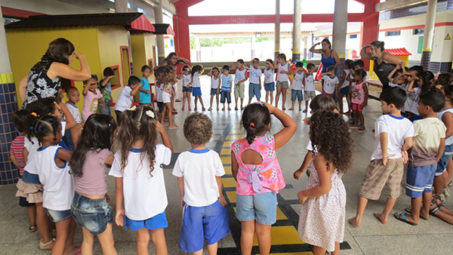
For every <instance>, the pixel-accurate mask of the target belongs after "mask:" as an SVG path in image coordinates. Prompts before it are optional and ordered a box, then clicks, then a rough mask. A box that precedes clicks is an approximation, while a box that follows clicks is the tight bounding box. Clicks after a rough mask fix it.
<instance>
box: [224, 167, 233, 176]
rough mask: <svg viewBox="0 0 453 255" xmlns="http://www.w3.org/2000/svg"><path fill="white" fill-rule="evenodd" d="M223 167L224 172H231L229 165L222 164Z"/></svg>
mask: <svg viewBox="0 0 453 255" xmlns="http://www.w3.org/2000/svg"><path fill="white" fill-rule="evenodd" d="M223 169H225V174H233V173H232V172H231V166H224V167H223Z"/></svg>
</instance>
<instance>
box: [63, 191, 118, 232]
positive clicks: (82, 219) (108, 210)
mask: <svg viewBox="0 0 453 255" xmlns="http://www.w3.org/2000/svg"><path fill="white" fill-rule="evenodd" d="M71 212H72V215H73V216H74V219H75V220H76V222H77V224H79V226H81V227H84V228H86V229H87V230H88V231H90V233H92V234H94V235H99V234H101V233H104V231H105V229H106V228H107V224H109V223H112V222H113V215H112V212H113V209H112V207H111V206H110V205H109V204H108V203H107V199H105V198H103V199H91V198H88V197H85V196H82V195H80V194H79V193H77V192H75V194H74V199H73V200H72V205H71Z"/></svg>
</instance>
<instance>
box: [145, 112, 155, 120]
mask: <svg viewBox="0 0 453 255" xmlns="http://www.w3.org/2000/svg"><path fill="white" fill-rule="evenodd" d="M145 114H146V116H148V117H150V118H151V119H154V117H155V115H154V112H153V111H151V110H148V111H146V112H145Z"/></svg>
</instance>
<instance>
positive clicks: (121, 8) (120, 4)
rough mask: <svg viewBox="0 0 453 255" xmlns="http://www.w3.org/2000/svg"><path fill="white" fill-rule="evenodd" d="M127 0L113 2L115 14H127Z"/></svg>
mask: <svg viewBox="0 0 453 255" xmlns="http://www.w3.org/2000/svg"><path fill="white" fill-rule="evenodd" d="M127 9H128V8H127V0H115V12H127Z"/></svg>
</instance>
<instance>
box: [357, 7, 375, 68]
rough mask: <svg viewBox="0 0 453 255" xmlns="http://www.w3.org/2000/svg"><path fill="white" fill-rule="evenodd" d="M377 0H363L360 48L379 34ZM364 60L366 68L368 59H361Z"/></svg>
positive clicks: (368, 62) (368, 63)
mask: <svg viewBox="0 0 453 255" xmlns="http://www.w3.org/2000/svg"><path fill="white" fill-rule="evenodd" d="M377 3H379V0H368V1H363V4H364V6H365V17H364V18H363V20H362V28H361V29H360V39H361V41H360V49H361V48H362V46H363V45H365V44H369V43H371V42H373V41H376V40H377V39H378V35H379V12H376V10H375V7H376V4H377ZM363 61H364V62H365V70H368V68H369V66H370V61H368V60H366V59H363Z"/></svg>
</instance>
